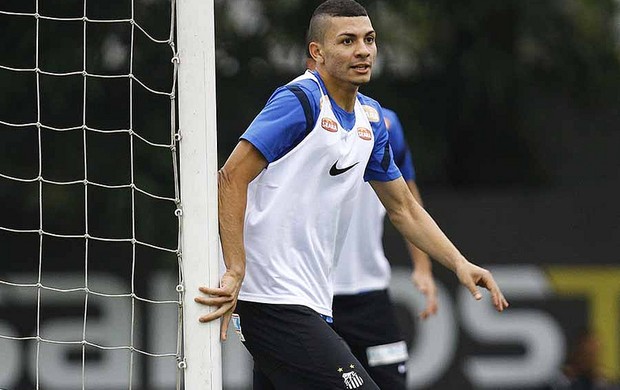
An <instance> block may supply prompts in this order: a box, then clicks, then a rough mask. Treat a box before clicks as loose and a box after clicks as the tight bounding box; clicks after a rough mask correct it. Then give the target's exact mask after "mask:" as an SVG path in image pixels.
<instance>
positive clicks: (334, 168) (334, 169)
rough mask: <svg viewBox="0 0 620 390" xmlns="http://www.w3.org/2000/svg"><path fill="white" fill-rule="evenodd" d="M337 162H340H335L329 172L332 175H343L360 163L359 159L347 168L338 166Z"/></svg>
mask: <svg viewBox="0 0 620 390" xmlns="http://www.w3.org/2000/svg"><path fill="white" fill-rule="evenodd" d="M336 164H338V160H336V162H335V163H334V165H332V167H331V168H330V169H329V174H330V175H332V176H338V175H342V174H343V173H345V172H346V171H348V170H349V169H351V168H353V167H354V166H356V165H357V164H359V161H358V162H356V163H355V164H353V165H349V166H348V167H346V168H338V167H337V166H336Z"/></svg>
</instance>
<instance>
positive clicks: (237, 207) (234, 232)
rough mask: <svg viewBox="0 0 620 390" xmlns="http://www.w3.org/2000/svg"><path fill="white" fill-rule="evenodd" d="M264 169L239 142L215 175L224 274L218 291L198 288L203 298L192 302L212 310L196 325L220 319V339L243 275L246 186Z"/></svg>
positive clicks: (250, 147) (260, 158)
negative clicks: (216, 175)
mask: <svg viewBox="0 0 620 390" xmlns="http://www.w3.org/2000/svg"><path fill="white" fill-rule="evenodd" d="M266 166H267V161H266V160H265V158H264V157H263V155H262V154H261V153H260V152H259V151H258V150H257V149H256V148H255V147H254V146H253V145H252V144H251V143H249V142H247V141H245V140H241V141H240V142H239V144H237V146H236V147H235V150H233V152H232V154H231V155H230V157H229V158H228V160H227V161H226V163H225V164H224V166H223V167H222V169H220V171H219V172H218V199H219V201H218V203H219V225H220V239H221V242H222V251H223V253H224V262H225V264H226V272H225V273H224V275H223V276H222V279H221V281H220V286H219V287H218V288H209V287H200V291H201V292H202V293H203V294H205V295H207V296H198V297H196V298H195V299H194V300H195V301H196V302H198V303H201V304H203V305H207V306H214V307H216V310H214V311H212V312H210V313H208V314H206V315H204V316H201V317H200V319H199V320H200V322H209V321H213V320H215V319H217V318H220V317H221V318H222V324H221V328H220V337H221V339H222V340H226V331H227V330H228V323H229V320H230V317H231V316H232V313H233V311H234V310H235V307H236V305H237V296H238V295H239V290H240V289H241V283H242V282H243V278H244V276H245V249H244V246H243V221H244V218H245V207H246V200H247V190H248V184H249V183H250V182H251V181H252V180H254V178H255V177H256V176H258V174H259V173H260V172H261V171H262V170H263V169H264V168H265V167H266Z"/></svg>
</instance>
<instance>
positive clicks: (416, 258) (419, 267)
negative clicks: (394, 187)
mask: <svg viewBox="0 0 620 390" xmlns="http://www.w3.org/2000/svg"><path fill="white" fill-rule="evenodd" d="M407 187H409V191H410V192H411V195H413V198H414V199H415V200H416V202H418V204H419V205H420V206H422V207H424V203H423V201H422V195H420V191H419V190H418V186H417V185H416V182H415V181H413V180H407ZM406 245H407V251H408V252H409V257H410V259H411V264H412V265H413V267H414V269H415V270H416V271H422V272H429V273H430V272H431V269H432V264H431V259H430V258H429V257H428V255H427V254H426V252H424V251H423V250H421V249H420V248H418V247H417V246H415V245H413V244H412V243H411V242H409V241H406Z"/></svg>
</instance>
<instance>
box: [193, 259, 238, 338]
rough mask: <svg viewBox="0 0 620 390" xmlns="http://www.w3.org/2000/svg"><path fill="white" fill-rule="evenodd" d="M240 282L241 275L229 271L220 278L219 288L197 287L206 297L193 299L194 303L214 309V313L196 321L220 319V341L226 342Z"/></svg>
mask: <svg viewBox="0 0 620 390" xmlns="http://www.w3.org/2000/svg"><path fill="white" fill-rule="evenodd" d="M242 282H243V275H238V274H236V273H233V272H231V271H230V270H227V271H226V273H224V275H223V276H222V279H221V281H220V287H218V288H210V287H205V286H202V287H199V288H198V289H199V290H200V292H202V293H203V294H206V295H208V297H205V296H198V297H196V298H194V302H197V303H200V304H202V305H207V306H214V307H216V309H215V310H214V311H212V312H210V313H208V314H205V315H203V316H201V317H200V318H199V319H198V320H199V321H200V322H209V321H213V320H215V319H218V318H220V317H221V318H222V320H221V324H220V339H221V340H222V341H226V332H227V331H228V323H229V322H230V318H231V317H232V314H233V312H234V311H235V308H236V307H237V297H238V296H239V290H240V289H241V283H242Z"/></svg>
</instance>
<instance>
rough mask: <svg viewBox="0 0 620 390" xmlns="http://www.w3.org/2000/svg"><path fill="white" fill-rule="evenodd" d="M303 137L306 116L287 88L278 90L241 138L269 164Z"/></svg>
mask: <svg viewBox="0 0 620 390" xmlns="http://www.w3.org/2000/svg"><path fill="white" fill-rule="evenodd" d="M305 136H306V116H305V114H304V110H303V108H302V106H301V103H300V102H299V99H297V97H296V96H295V95H294V94H293V93H292V92H291V91H289V90H288V89H287V88H286V87H280V88H278V89H277V90H276V91H275V92H274V93H273V95H271V97H270V98H269V100H268V101H267V104H266V105H265V107H264V108H263V109H262V110H261V112H260V113H259V114H258V115H257V116H256V118H254V120H253V121H252V123H250V126H249V127H248V128H247V130H246V131H245V132H244V133H243V134H242V135H241V137H240V138H241V139H244V140H246V141H248V142H250V143H251V144H252V145H254V147H255V148H256V149H258V150H259V151H260V152H261V153H262V155H263V156H264V157H265V159H266V160H267V162H269V163H271V162H274V161H276V160H278V159H279V158H280V157H282V156H284V155H285V154H286V153H288V152H289V151H290V150H291V149H293V148H294V147H295V146H296V145H297V144H298V143H299V142H301V141H302V140H303V139H304V137H305Z"/></svg>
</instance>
